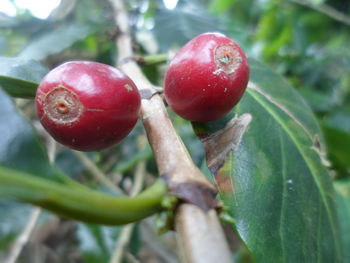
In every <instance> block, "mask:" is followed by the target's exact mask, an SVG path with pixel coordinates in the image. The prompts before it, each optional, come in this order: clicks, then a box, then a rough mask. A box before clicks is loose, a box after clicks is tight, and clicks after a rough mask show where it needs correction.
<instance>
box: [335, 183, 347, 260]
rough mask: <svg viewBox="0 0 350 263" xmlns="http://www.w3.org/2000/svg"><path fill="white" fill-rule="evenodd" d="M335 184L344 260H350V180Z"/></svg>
mask: <svg viewBox="0 0 350 263" xmlns="http://www.w3.org/2000/svg"><path fill="white" fill-rule="evenodd" d="M334 185H335V190H336V193H337V196H336V202H337V209H338V215H339V221H340V229H341V235H340V239H341V241H342V245H343V251H344V260H343V262H350V249H349V248H350V180H347V181H337V182H335V184H334Z"/></svg>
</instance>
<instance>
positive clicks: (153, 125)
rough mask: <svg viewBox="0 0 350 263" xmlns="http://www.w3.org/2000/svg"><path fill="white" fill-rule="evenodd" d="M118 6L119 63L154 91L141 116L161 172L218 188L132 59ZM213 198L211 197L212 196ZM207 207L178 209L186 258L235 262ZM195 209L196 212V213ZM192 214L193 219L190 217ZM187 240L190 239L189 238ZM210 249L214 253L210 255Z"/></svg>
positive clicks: (144, 89) (175, 180)
mask: <svg viewBox="0 0 350 263" xmlns="http://www.w3.org/2000/svg"><path fill="white" fill-rule="evenodd" d="M110 2H111V4H112V6H113V8H114V10H115V21H116V24H117V27H118V29H119V34H118V36H117V38H116V45H117V50H118V52H119V61H120V62H123V61H126V62H125V63H124V64H121V65H120V66H119V67H120V68H121V69H122V71H123V72H124V73H125V74H127V75H128V76H129V77H130V78H131V79H132V80H133V81H134V83H135V84H136V86H137V87H138V89H139V90H140V93H141V94H152V95H151V96H148V98H144V99H142V102H141V118H142V121H143V124H144V127H145V130H146V133H147V136H148V139H149V142H150V144H151V146H152V149H153V151H154V154H155V158H156V161H157V165H158V170H159V172H160V174H162V175H164V176H165V177H166V178H167V180H168V181H167V183H168V187H169V190H170V191H172V192H174V191H175V192H176V190H177V189H179V187H180V188H181V186H184V185H189V184H193V185H196V186H201V187H202V188H203V189H206V190H211V191H212V192H215V188H214V186H213V185H212V184H211V183H210V182H209V181H208V180H207V179H206V177H205V176H204V175H203V174H202V173H201V171H200V170H199V169H198V168H197V167H196V166H195V165H194V163H193V161H192V159H191V157H190V155H189V154H188V152H187V149H186V148H185V146H184V144H183V142H182V141H181V139H180V137H179V136H178V134H177V133H176V131H175V129H174V127H173V125H172V122H171V121H170V119H169V116H168V114H167V111H166V108H165V105H164V102H163V100H162V98H161V97H160V96H159V95H158V94H157V92H156V90H155V89H154V87H153V86H152V84H151V83H150V82H149V80H148V79H147V78H146V77H145V76H144V75H143V73H142V71H141V69H140V68H139V66H138V65H137V64H136V63H135V62H134V61H132V60H130V59H128V58H131V57H133V51H132V39H131V35H130V31H129V27H128V14H127V11H126V9H125V7H124V3H123V1H121V0H110ZM209 199H210V198H209ZM207 205H208V207H207V208H208V209H207V211H205V209H201V208H199V207H198V206H197V205H194V204H193V202H190V203H185V202H183V203H182V204H181V205H180V206H179V208H178V209H177V211H176V215H175V228H176V230H177V232H178V242H179V245H180V250H181V254H182V255H183V261H184V262H193V263H195V262H204V263H206V262H208V263H209V262H214V261H212V260H213V259H214V258H216V259H220V262H222V263H226V262H227V263H228V262H232V261H231V258H230V251H229V248H228V245H227V242H226V240H225V237H224V234H223V230H222V228H221V226H220V223H219V220H218V217H217V214H216V212H215V210H214V209H213V207H212V206H211V205H210V204H207ZM193 211H195V213H193ZM190 218H192V220H189V219H190ZM191 233H199V235H201V236H203V237H205V238H203V239H193V238H192V236H191ZM185 241H186V242H185ZM208 253H209V254H210V256H208Z"/></svg>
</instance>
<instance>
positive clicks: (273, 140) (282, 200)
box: [196, 60, 341, 262]
mask: <svg viewBox="0 0 350 263" xmlns="http://www.w3.org/2000/svg"><path fill="white" fill-rule="evenodd" d="M250 64H251V83H250V85H249V88H248V90H247V92H246V94H245V96H244V98H243V100H242V101H241V102H240V103H239V105H238V106H236V109H235V111H234V113H235V114H243V113H250V114H251V115H252V117H253V119H252V122H251V124H250V126H249V127H248V131H247V132H246V134H245V135H244V136H243V140H242V143H241V145H240V147H239V149H238V151H236V152H234V153H233V154H230V155H229V158H228V159H227V160H226V163H225V165H224V167H223V168H222V169H221V170H220V171H219V173H218V174H217V176H216V178H215V179H216V182H217V184H218V187H219V189H220V196H221V198H222V200H223V201H224V203H225V205H226V206H227V207H228V210H229V211H230V213H231V215H232V216H233V217H234V219H235V221H236V224H235V227H236V228H237V231H238V233H239V234H240V236H241V238H242V239H243V241H244V242H245V243H246V244H247V246H248V248H249V249H250V251H251V252H252V253H253V255H254V257H255V258H256V260H257V262H271V260H273V261H275V262H316V261H317V262H340V261H341V245H340V243H339V239H338V235H339V229H338V227H339V226H338V220H337V215H336V210H335V206H334V203H333V199H332V198H333V197H334V193H333V187H332V183H331V180H330V176H329V174H328V172H327V169H326V168H325V167H324V166H323V164H322V162H323V163H325V162H326V160H325V159H324V155H323V154H324V153H323V152H322V151H323V149H322V143H323V141H322V134H321V132H320V129H319V127H318V125H317V122H316V121H315V118H314V116H313V115H312V113H311V111H310V109H309V107H308V106H307V105H306V104H305V102H304V101H303V100H302V99H301V97H300V96H299V95H298V94H297V93H296V92H295V91H294V90H293V89H292V88H291V87H290V86H289V85H288V84H287V83H286V82H285V81H284V80H283V79H282V78H281V77H279V76H278V75H277V74H275V73H273V72H272V71H271V70H269V69H268V68H267V67H265V66H264V65H262V64H260V63H258V62H256V61H254V60H251V61H250ZM222 125H223V123H222V120H221V121H217V122H212V123H209V124H203V125H202V126H196V130H197V132H199V131H200V130H199V128H201V131H200V132H201V133H203V130H205V129H207V131H209V130H211V131H212V132H213V131H214V130H215V129H217V130H219V129H221V128H222Z"/></svg>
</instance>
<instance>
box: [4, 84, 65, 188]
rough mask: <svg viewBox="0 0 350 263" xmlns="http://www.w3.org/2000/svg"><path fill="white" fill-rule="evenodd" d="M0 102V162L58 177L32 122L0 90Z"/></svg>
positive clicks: (59, 177)
mask: <svg viewBox="0 0 350 263" xmlns="http://www.w3.org/2000/svg"><path fill="white" fill-rule="evenodd" d="M0 104H1V107H0V134H1V136H0V165H2V166H6V167H8V168H13V169H16V170H19V171H23V172H27V173H31V174H35V175H37V176H40V177H46V178H48V179H51V180H55V181H61V180H62V175H61V173H60V172H59V171H58V169H56V168H55V167H54V166H52V165H50V163H49V159H48V156H47V154H46V151H45V149H44V147H43V145H42V144H41V143H40V141H39V139H38V137H37V135H36V133H35V131H34V129H33V127H32V125H31V124H30V123H29V122H28V121H27V120H26V119H25V118H24V117H23V116H22V115H21V114H20V113H19V112H18V110H17V108H16V107H15V105H14V104H13V102H12V101H11V99H10V98H9V97H8V96H7V95H6V94H5V93H4V92H3V91H2V90H0Z"/></svg>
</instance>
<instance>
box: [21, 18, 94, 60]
mask: <svg viewBox="0 0 350 263" xmlns="http://www.w3.org/2000/svg"><path fill="white" fill-rule="evenodd" d="M91 33H93V28H92V27H91V26H89V25H87V24H78V23H72V24H68V25H62V26H61V27H59V28H56V29H54V30H50V31H48V32H44V33H43V34H42V35H41V36H39V37H37V38H36V39H35V40H33V41H32V42H31V43H30V44H29V45H27V46H26V47H25V48H24V50H23V51H22V52H21V53H20V54H19V57H20V58H23V59H27V60H30V59H35V60H42V59H44V58H46V57H47V56H49V55H52V54H56V53H59V52H60V51H62V50H64V49H66V48H67V47H69V46H71V45H72V44H73V43H75V42H76V41H78V40H82V39H84V38H85V37H87V36H88V35H89V34H91Z"/></svg>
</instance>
